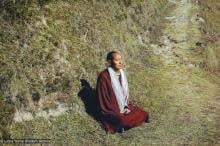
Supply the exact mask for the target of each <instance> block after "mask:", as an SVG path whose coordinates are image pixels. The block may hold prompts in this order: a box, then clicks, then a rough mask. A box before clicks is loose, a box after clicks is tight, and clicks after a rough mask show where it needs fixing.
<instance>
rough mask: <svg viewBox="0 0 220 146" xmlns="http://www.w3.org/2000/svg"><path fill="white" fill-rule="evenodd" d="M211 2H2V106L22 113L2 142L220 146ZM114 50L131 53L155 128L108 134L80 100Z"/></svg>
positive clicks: (141, 98)
mask: <svg viewBox="0 0 220 146" xmlns="http://www.w3.org/2000/svg"><path fill="white" fill-rule="evenodd" d="M207 5H210V4H209V3H200V2H197V1H188V0H179V1H164V0H161V1H160V0H159V1H153V0H152V1H135V2H133V1H129V0H124V1H113V2H108V1H96V0H94V1H71V0H68V1H61V0H59V1H52V0H50V1H34V0H33V1H25V0H24V1H21V2H20V3H19V2H15V3H14V2H13V1H8V2H6V1H2V2H1V8H4V9H2V13H1V17H0V21H1V22H2V23H1V24H0V26H1V29H0V31H1V32H0V34H1V35H0V37H1V54H0V55H1V60H0V63H1V68H0V69H1V78H0V79H1V92H2V97H3V100H2V104H5V103H7V105H8V106H7V107H6V108H5V110H6V111H10V112H11V113H12V115H13V116H14V121H12V117H11V116H8V117H7V118H8V119H7V120H10V119H11V123H5V122H4V119H6V118H4V119H3V118H2V119H1V121H3V122H2V123H3V125H4V126H6V128H4V129H3V128H1V129H3V130H2V136H4V137H7V136H10V137H12V138H24V137H25V138H28V137H29V138H50V139H51V140H52V142H53V143H56V144H58V145H59V144H69V145H87V144H92V145H135V144H137V145H148V144H174V145H177V144H192V145H196V144H197V145H198V144H207V145H210V144H217V143H218V144H219V142H220V140H219V135H220V133H219V131H218V129H219V126H220V125H219V116H220V115H219V113H220V112H219V111H220V110H219V105H218V103H219V99H220V98H219V97H220V95H219V93H220V92H219V91H220V90H219V89H220V79H219V75H218V74H219V72H218V71H219V60H218V51H219V50H218V48H219V46H218V45H213V44H210V43H209V41H208V39H207V38H209V37H210V35H209V34H207V33H206V34H205V35H204V34H203V32H202V30H203V29H204V30H206V31H208V32H210V33H211V32H212V34H217V33H218V31H219V28H218V27H214V26H215V25H211V23H215V21H213V20H211V21H209V20H208V19H207V18H206V17H207V16H206V15H207V14H210V15H211V14H212V13H214V14H216V13H215V11H214V10H218V9H217V8H216V9H215V7H214V6H212V5H211V6H210V7H211V9H212V8H213V12H207V13H204V12H203V11H202V9H203V8H206V6H207ZM216 5H217V6H219V2H216ZM205 16H206V17H205ZM214 16H215V15H214ZM216 17H217V14H216ZM216 23H218V22H216ZM209 25H210V26H213V27H210V26H209ZM216 26H218V25H216ZM217 41H218V40H217V38H216V40H215V43H216V44H217ZM112 48H114V49H118V50H120V51H121V52H122V54H123V56H124V61H125V69H126V72H127V75H128V81H129V86H130V87H129V89H130V92H131V100H132V102H134V103H135V104H137V105H138V106H140V107H143V108H144V109H145V110H146V111H149V112H150V114H151V118H152V122H151V123H150V124H144V125H142V126H140V127H136V128H133V129H132V130H129V131H127V132H126V133H124V134H115V135H106V133H105V131H104V130H103V129H102V127H101V125H100V124H99V123H98V122H96V121H95V120H94V119H93V118H92V117H90V116H89V115H88V114H87V113H86V111H85V110H86V109H85V105H84V104H83V101H82V100H81V99H80V98H79V97H78V93H79V92H80V90H81V84H80V79H85V80H86V81H88V83H90V85H91V87H93V88H94V87H95V85H96V78H97V75H98V73H99V72H100V71H101V70H102V69H104V64H105V56H106V53H107V52H108V51H110V50H112ZM11 106H13V107H14V108H15V110H14V111H15V113H14V114H13V112H12V111H13V110H11ZM9 107H10V108H9ZM66 110H68V111H66ZM65 111H66V112H65ZM2 113H5V112H2ZM2 117H3V116H2ZM16 121H17V122H16ZM171 123H172V124H171Z"/></svg>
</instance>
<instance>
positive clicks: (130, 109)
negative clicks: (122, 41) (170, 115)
mask: <svg viewBox="0 0 220 146" xmlns="http://www.w3.org/2000/svg"><path fill="white" fill-rule="evenodd" d="M107 61H108V63H109V64H110V65H109V66H108V67H107V68H106V69H105V70H103V71H102V72H101V73H100V74H99V76H98V79H97V86H96V91H97V96H98V100H99V104H100V110H101V117H100V118H101V119H100V120H101V121H102V123H103V125H104V127H105V130H106V131H107V132H108V133H115V132H123V130H124V129H129V128H132V127H135V126H138V125H140V124H141V123H143V122H148V118H149V114H148V113H147V112H145V111H144V110H143V109H141V108H139V107H137V106H135V105H133V104H132V103H131V102H129V101H128V97H129V91H128V82H127V78H126V75H125V73H124V71H123V70H122V58H121V55H120V53H119V52H117V51H112V52H109V53H108V55H107Z"/></svg>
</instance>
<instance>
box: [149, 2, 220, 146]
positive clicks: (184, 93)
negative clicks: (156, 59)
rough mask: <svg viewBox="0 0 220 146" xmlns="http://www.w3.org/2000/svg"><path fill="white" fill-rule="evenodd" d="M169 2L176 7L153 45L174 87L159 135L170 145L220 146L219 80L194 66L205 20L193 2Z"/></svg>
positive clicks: (168, 92) (169, 92)
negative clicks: (213, 145) (195, 49)
mask: <svg viewBox="0 0 220 146" xmlns="http://www.w3.org/2000/svg"><path fill="white" fill-rule="evenodd" d="M170 2H171V3H174V4H175V6H176V8H175V9H174V10H173V11H172V12H171V13H170V16H167V17H165V19H166V20H167V21H168V23H166V27H165V30H164V33H163V34H164V35H163V36H161V38H160V44H159V45H156V44H152V45H151V47H152V48H153V51H154V53H155V54H157V55H159V56H160V58H161V59H162V60H163V62H164V66H165V68H167V73H165V74H167V76H170V77H171V78H172V79H173V80H172V81H171V82H172V83H173V88H172V89H170V90H169V91H167V95H168V96H170V97H172V103H171V105H170V106H169V107H167V109H166V110H165V115H164V117H161V119H160V120H161V121H163V122H161V125H160V126H159V128H158V129H157V130H158V131H157V132H158V133H160V134H161V135H160V136H161V137H163V139H167V142H168V143H174V144H177V143H178V144H220V140H219V138H218V137H219V135H220V132H219V119H220V115H219V113H220V108H219V107H220V104H219V100H220V93H219V91H220V89H219V79H218V78H217V77H215V76H210V75H209V74H208V73H207V72H204V71H203V70H201V69H200V68H199V67H198V66H197V64H196V63H195V62H196V61H197V60H198V59H199V57H197V56H194V55H193V52H192V48H193V46H195V44H196V43H197V42H199V40H200V31H199V25H201V23H203V21H204V20H203V19H202V18H199V17H198V16H197V13H198V6H197V5H196V4H195V3H192V2H191V1H190V0H180V1H171V0H170ZM162 130H167V133H166V132H163V133H162V132H161V131H162ZM163 134H164V135H163Z"/></svg>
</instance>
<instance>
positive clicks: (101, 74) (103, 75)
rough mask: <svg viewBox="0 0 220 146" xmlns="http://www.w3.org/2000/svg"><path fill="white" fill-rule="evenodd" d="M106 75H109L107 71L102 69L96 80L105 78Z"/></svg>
mask: <svg viewBox="0 0 220 146" xmlns="http://www.w3.org/2000/svg"><path fill="white" fill-rule="evenodd" d="M108 75H109V73H108V69H107V68H106V69H104V70H103V71H101V72H100V73H99V76H98V78H107V77H108Z"/></svg>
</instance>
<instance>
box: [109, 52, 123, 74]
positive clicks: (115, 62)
mask: <svg viewBox="0 0 220 146" xmlns="http://www.w3.org/2000/svg"><path fill="white" fill-rule="evenodd" d="M122 65H123V64H122V57H121V55H120V54H119V53H113V54H112V61H111V66H112V67H113V68H114V70H116V71H118V70H119V69H122Z"/></svg>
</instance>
